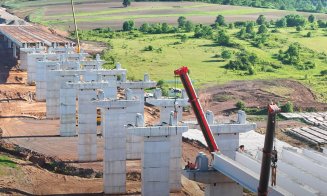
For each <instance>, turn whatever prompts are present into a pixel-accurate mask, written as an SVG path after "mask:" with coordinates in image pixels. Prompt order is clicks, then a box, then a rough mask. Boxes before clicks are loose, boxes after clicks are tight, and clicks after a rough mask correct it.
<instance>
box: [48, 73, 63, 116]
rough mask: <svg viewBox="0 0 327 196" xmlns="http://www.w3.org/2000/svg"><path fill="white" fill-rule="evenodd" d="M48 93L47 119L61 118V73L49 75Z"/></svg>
mask: <svg viewBox="0 0 327 196" xmlns="http://www.w3.org/2000/svg"><path fill="white" fill-rule="evenodd" d="M47 77H48V78H47V87H48V88H47V92H46V108H47V118H50V119H53V118H59V114H60V108H59V107H58V106H59V89H60V82H59V72H58V71H54V70H52V71H49V72H48V74H47Z"/></svg>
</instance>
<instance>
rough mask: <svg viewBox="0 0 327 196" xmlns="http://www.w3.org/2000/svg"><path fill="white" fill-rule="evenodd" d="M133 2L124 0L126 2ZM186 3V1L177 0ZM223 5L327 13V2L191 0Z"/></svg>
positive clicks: (312, 0)
mask: <svg viewBox="0 0 327 196" xmlns="http://www.w3.org/2000/svg"><path fill="white" fill-rule="evenodd" d="M126 1H128V2H130V1H131V0H124V2H126ZM135 1H137V2H138V1H171V0H135ZM176 1H185V0H176ZM189 1H197V2H206V3H215V4H223V5H241V6H251V7H260V8H273V9H281V10H298V11H308V12H323V13H325V12H327V1H325V0H189Z"/></svg>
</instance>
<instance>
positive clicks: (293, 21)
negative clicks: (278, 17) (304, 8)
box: [285, 14, 306, 27]
mask: <svg viewBox="0 0 327 196" xmlns="http://www.w3.org/2000/svg"><path fill="white" fill-rule="evenodd" d="M285 18H286V23H287V26H288V27H296V26H301V27H303V26H304V25H305V22H306V20H305V18H304V17H303V16H300V15H297V14H290V15H287V16H285Z"/></svg>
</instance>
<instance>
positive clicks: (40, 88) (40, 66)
mask: <svg viewBox="0 0 327 196" xmlns="http://www.w3.org/2000/svg"><path fill="white" fill-rule="evenodd" d="M59 67H60V64H59V62H58V61H39V62H37V71H36V78H35V83H36V100H37V101H45V99H46V92H47V80H48V77H47V75H48V72H49V70H56V69H59Z"/></svg>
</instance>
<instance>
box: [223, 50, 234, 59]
mask: <svg viewBox="0 0 327 196" xmlns="http://www.w3.org/2000/svg"><path fill="white" fill-rule="evenodd" d="M221 57H222V58H223V59H230V58H231V57H232V53H231V51H229V50H224V51H222V53H221Z"/></svg>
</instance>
